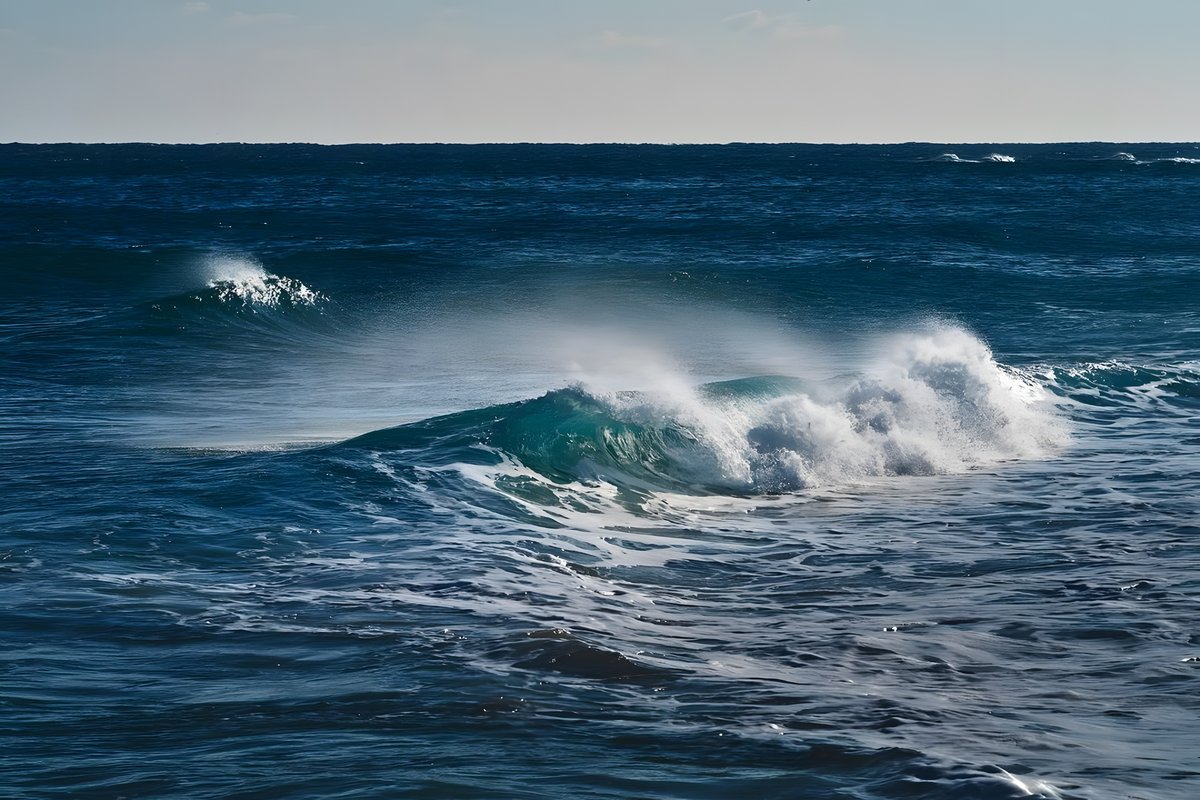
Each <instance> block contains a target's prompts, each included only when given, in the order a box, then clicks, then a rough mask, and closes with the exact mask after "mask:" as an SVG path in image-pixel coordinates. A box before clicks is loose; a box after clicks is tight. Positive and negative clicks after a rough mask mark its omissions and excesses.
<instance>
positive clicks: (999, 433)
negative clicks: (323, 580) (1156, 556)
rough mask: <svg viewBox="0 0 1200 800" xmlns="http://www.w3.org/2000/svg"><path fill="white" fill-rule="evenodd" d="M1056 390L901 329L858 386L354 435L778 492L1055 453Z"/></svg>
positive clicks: (546, 400)
mask: <svg viewBox="0 0 1200 800" xmlns="http://www.w3.org/2000/svg"><path fill="white" fill-rule="evenodd" d="M1050 399H1051V395H1050V394H1049V393H1048V392H1046V391H1045V390H1043V389H1042V388H1041V387H1040V386H1039V385H1037V384H1036V383H1034V382H1033V381H1031V380H1029V379H1028V378H1027V377H1025V376H1023V375H1022V374H1020V373H1018V372H1017V371H1015V370H1012V369H1009V368H1006V367H1004V366H1002V365H1000V364H998V363H997V362H996V361H995V359H994V358H993V357H992V353H991V351H990V350H989V348H988V347H987V346H986V345H985V344H984V343H983V342H982V341H980V340H979V339H978V338H976V337H975V336H973V335H972V334H970V333H968V332H967V331H964V330H961V329H958V328H941V329H937V330H932V331H928V332H924V333H920V334H911V335H905V336H900V337H896V338H895V339H893V340H892V341H890V342H888V343H887V344H886V345H885V346H883V347H882V348H881V353H880V358H879V360H878V363H877V364H876V365H875V367H873V368H872V369H870V370H868V371H866V372H864V373H863V374H861V375H859V376H857V377H854V378H852V379H846V380H843V381H838V382H835V383H833V384H828V383H824V384H819V385H807V384H806V383H805V382H804V381H801V380H798V379H793V378H782V377H758V378H747V379H741V380H735V381H727V382H721V383H715V384H707V385H703V386H699V387H694V388H677V389H675V390H672V391H658V392H600V391H594V390H589V389H588V388H587V386H586V385H577V386H573V387H570V388H563V389H558V390H555V391H552V392H549V393H547V394H545V395H543V396H542V397H539V398H536V399H532V400H526V401H522V402H519V403H514V404H510V405H506V406H496V407H493V408H489V409H482V410H478V411H472V412H465V413H463V414H455V415H451V416H448V417H442V418H439V419H436V420H427V421H425V422H422V423H417V424H415V425H409V426H402V427H400V428H393V429H388V430H383V431H376V432H374V433H371V434H367V435H365V436H363V437H359V438H358V439H355V440H351V442H349V443H348V444H351V445H352V446H363V447H368V448H370V449H373V450H383V451H386V450H389V449H401V450H411V449H416V448H422V449H425V448H431V449H432V450H434V451H438V452H440V456H439V457H438V458H439V460H440V461H441V462H442V463H443V464H446V463H450V462H453V461H454V460H455V459H456V458H460V457H464V456H465V458H464V460H471V456H470V455H469V451H470V448H472V447H475V448H479V447H480V446H482V447H483V448H486V449H487V450H490V451H492V452H494V453H498V454H500V456H501V457H502V458H505V459H513V460H515V461H517V462H519V463H520V464H522V465H524V466H525V467H527V468H528V469H530V470H532V471H533V472H535V473H537V474H538V475H540V476H542V477H544V478H546V479H548V480H550V481H553V482H557V483H572V482H582V483H584V484H593V485H594V484H597V483H606V484H612V485H615V486H618V487H621V488H625V489H632V490H635V491H643V492H653V491H657V490H666V491H673V492H686V493H700V494H776V493H784V492H792V491H800V490H804V489H809V488H814V487H820V486H836V485H845V484H850V483H854V482H856V481H862V480H864V479H870V478H874V477H884V476H919V475H939V474H948V473H955V472H962V471H965V470H969V469H972V468H976V467H980V466H986V465H991V464H996V463H999V462H1002V461H1006V460H1012V459H1022V458H1036V457H1040V456H1044V455H1047V454H1049V453H1051V452H1052V451H1053V450H1054V449H1055V448H1056V447H1058V446H1059V445H1061V444H1063V443H1064V442H1065V440H1066V431H1065V428H1064V427H1063V425H1062V424H1061V422H1060V420H1059V418H1058V416H1057V414H1056V412H1055V411H1054V409H1053V407H1052V404H1051V402H1050Z"/></svg>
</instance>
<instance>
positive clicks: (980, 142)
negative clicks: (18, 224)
mask: <svg viewBox="0 0 1200 800" xmlns="http://www.w3.org/2000/svg"><path fill="white" fill-rule="evenodd" d="M1078 144H1111V145H1164V144H1171V145H1194V146H1200V140H1194V141H1172V140H1168V139H1147V140H1142V141H1136V140H1123V141H1118V140H1115V139H1063V140H1049V139H1048V140H1039V141H984V140H975V141H961V142H953V141H934V140H918V139H910V140H905V141H886V142H882V141H881V142H862V141H857V142H848V141H844V142H805V141H764V140H730V141H724V142H664V141H637V142H635V141H617V140H611V141H602V140H596V141H549V140H547V141H533V140H515V141H499V140H497V141H491V140H479V141H390V142H369V141H354V142H315V141H302V140H293V141H237V140H210V141H196V142H184V141H149V140H136V139H129V140H107V141H67V140H62V141H41V142H34V141H18V140H12V141H8V142H0V146H12V145H25V146H34V147H39V146H60V145H76V146H120V145H151V146H160V147H211V146H219V145H243V146H276V145H303V146H307V147H363V146H372V147H375V146H380V147H389V146H396V145H399V146H461V147H478V146H496V145H508V146H517V145H529V146H567V147H595V146H624V147H643V146H651V147H728V146H736V145H760V146H779V145H802V146H810V147H889V146H890V147H897V146H903V145H947V146H952V145H962V146H984V145H994V146H1006V145H1016V146H1035V145H1078Z"/></svg>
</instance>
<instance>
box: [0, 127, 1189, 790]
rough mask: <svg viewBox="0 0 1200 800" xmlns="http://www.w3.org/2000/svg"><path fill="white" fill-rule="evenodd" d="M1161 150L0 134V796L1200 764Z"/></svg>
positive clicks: (834, 781)
mask: <svg viewBox="0 0 1200 800" xmlns="http://www.w3.org/2000/svg"><path fill="white" fill-rule="evenodd" d="M1198 713H1200V146H1198V145H1194V144H1178V145H1177V144H1121V145H1117V144H1049V145H991V146H981V145H927V144H908V145H888V146H832V145H824V146H814V145H725V146H652V145H641V146H624V145H595V146H593V145H588V146H571V145H477V146H459V145H392V146H383V145H361V146H358V145H355V146H338V147H322V146H310V145H206V146H166V145H137V144H131V145H3V146H0V796H2V797H4V798H12V799H13V800H33V799H35V798H36V799H37V800H42V799H43V798H46V799H49V798H97V799H100V798H103V799H106V800H107V799H111V800H117V798H186V799H187V800H201V799H203V800H217V799H218V798H220V799H225V798H231V799H237V800H250V799H251V798H262V799H263V800H290V799H292V798H338V799H339V800H368V799H375V798H380V799H383V798H388V799H390V798H448V799H454V800H457V799H459V798H480V799H483V798H488V799H490V798H500V799H507V798H512V799H514V800H515V799H517V798H520V799H521V800H534V799H535V798H536V799H537V800H543V799H544V800H558V799H559V798H654V799H656V800H657V799H661V798H681V799H687V800H691V799H692V798H712V799H714V800H724V799H725V798H742V797H746V798H800V799H802V800H808V799H810V798H829V799H830V800H833V799H834V798H836V799H837V800H881V799H882V798H946V799H947V800H950V799H952V798H953V799H954V800H958V799H960V798H968V800H970V799H971V798H985V799H993V798H994V799H997V800H1003V799H1007V798H1021V797H1038V798H1051V799H1052V800H1068V799H1069V798H1089V799H1096V800H1099V799H1101V798H1138V799H1139V800H1194V798H1196V797H1200V725H1198Z"/></svg>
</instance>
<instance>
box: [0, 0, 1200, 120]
mask: <svg viewBox="0 0 1200 800" xmlns="http://www.w3.org/2000/svg"><path fill="white" fill-rule="evenodd" d="M1198 42H1200V2H1197V0H1142V2H1138V3H1131V2H1116V0H989V1H987V2H985V1H984V0H595V2H585V0H445V1H444V2H441V1H439V0H339V1H338V2H333V0H0V141H24V142H47V141H87V142H104V141H110V142H111V141H155V142H211V141H245V142H290V141H305V142H325V143H340V142H428V141H436V142H485V141H540V142H729V141H765V142H775V141H788V142H900V141H936V142H1025V141H1092V140H1103V141H1125V142H1130V141H1196V140H1200V102H1197V101H1198V100H1200V89H1198V88H1197V85H1198V84H1200V45H1198V44H1197V43H1198Z"/></svg>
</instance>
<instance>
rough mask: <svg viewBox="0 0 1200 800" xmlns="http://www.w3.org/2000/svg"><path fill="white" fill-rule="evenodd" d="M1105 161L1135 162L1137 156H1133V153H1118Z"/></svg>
mask: <svg viewBox="0 0 1200 800" xmlns="http://www.w3.org/2000/svg"><path fill="white" fill-rule="evenodd" d="M1106 160H1108V161H1137V156H1135V155H1134V154H1133V153H1125V152H1120V153H1113V154H1112V155H1111V156H1109V157H1108V158H1107V159H1106Z"/></svg>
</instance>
